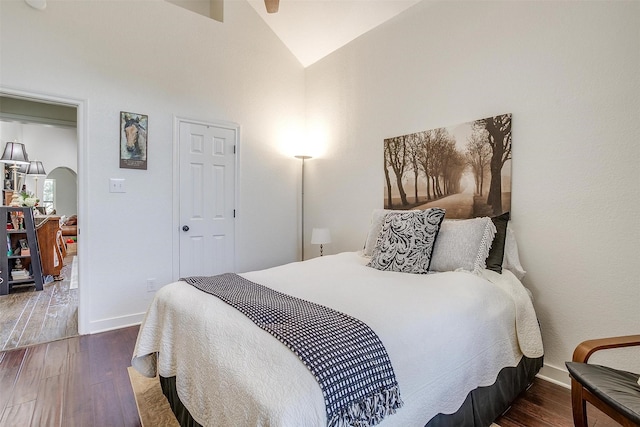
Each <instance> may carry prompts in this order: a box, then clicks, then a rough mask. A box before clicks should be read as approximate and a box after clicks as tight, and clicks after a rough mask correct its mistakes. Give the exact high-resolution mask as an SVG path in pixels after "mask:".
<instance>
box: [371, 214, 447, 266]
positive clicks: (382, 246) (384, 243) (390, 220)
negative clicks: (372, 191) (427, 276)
mask: <svg viewBox="0 0 640 427" xmlns="http://www.w3.org/2000/svg"><path fill="white" fill-rule="evenodd" d="M444 214H445V211H444V209H440V208H431V209H427V210H424V211H417V210H416V211H406V212H391V213H388V214H387V215H386V216H385V219H384V223H383V224H382V230H381V231H380V234H379V235H378V240H377V241H376V246H375V248H374V249H373V254H372V256H371V261H370V262H369V264H367V265H368V266H369V267H373V268H375V269H378V270H387V271H397V272H403V273H417V274H424V273H428V272H429V264H430V263H431V253H432V251H433V244H434V242H435V240H436V237H437V235H438V231H439V230H440V224H441V223H442V220H443V218H444Z"/></svg>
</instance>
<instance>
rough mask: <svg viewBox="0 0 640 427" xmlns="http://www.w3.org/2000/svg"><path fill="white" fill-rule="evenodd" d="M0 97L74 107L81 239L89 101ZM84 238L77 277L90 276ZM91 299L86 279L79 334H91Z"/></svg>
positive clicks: (12, 92) (21, 94) (3, 91)
mask: <svg viewBox="0 0 640 427" xmlns="http://www.w3.org/2000/svg"><path fill="white" fill-rule="evenodd" d="M0 95H8V96H13V97H16V98H23V99H28V100H30V101H35V102H44V103H51V104H60V105H67V106H71V107H75V108H76V114H77V116H76V117H77V122H76V132H77V134H78V171H77V172H78V174H77V177H78V236H80V233H81V230H82V229H83V226H84V225H86V224H87V223H88V222H89V220H90V219H89V215H88V212H89V198H88V197H87V196H88V193H87V192H88V190H89V185H88V174H87V172H86V171H87V164H88V163H87V159H88V158H89V154H88V153H89V147H88V144H87V141H88V139H87V135H88V129H87V128H88V124H87V117H88V116H87V111H88V110H87V109H88V103H89V101H88V100H86V99H76V98H68V97H63V96H57V95H49V94H43V93H37V92H29V91H25V90H20V89H10V88H7V87H3V86H0ZM83 241H84V239H78V253H77V255H78V278H79V279H80V278H82V277H85V278H86V277H89V276H88V275H87V274H85V262H84V260H87V259H89V252H88V245H85V244H84V242H83ZM90 296H91V284H90V283H88V281H87V280H86V279H85V280H84V281H83V282H82V286H80V288H78V299H79V303H78V333H79V334H80V335H84V334H87V333H89V332H90V331H91V325H90V321H89V313H88V312H89V303H90V301H91V300H90Z"/></svg>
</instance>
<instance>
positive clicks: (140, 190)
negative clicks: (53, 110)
mask: <svg viewBox="0 0 640 427" xmlns="http://www.w3.org/2000/svg"><path fill="white" fill-rule="evenodd" d="M0 8H1V10H0V12H1V13H0V55H1V58H2V61H1V64H0V89H2V88H5V89H7V88H8V89H11V90H21V91H29V92H33V93H43V94H46V95H52V96H56V97H63V98H67V99H69V98H70V99H78V100H81V101H83V102H84V105H86V110H87V111H86V113H87V114H86V123H85V124H86V147H85V150H86V158H87V160H86V161H87V164H86V168H85V169H84V170H82V168H80V170H79V178H80V179H81V180H83V182H81V186H84V188H87V191H86V192H83V191H82V190H81V195H80V197H81V198H82V197H84V198H85V199H84V200H81V203H82V204H83V205H84V207H85V209H86V212H87V215H85V217H84V218H83V217H82V216H80V217H79V222H80V226H81V235H80V236H79V251H80V252H79V254H80V258H81V263H82V264H81V269H80V282H81V287H82V288H81V292H84V294H83V295H84V296H82V295H81V303H84V302H86V303H87V304H86V306H85V309H86V310H87V313H88V315H87V319H86V323H83V324H81V325H80V327H81V331H83V329H82V328H84V332H93V331H98V330H102V329H105V328H112V327H118V326H123V325H126V324H131V323H135V322H138V321H140V320H141V318H142V314H143V313H144V311H145V310H146V308H147V305H148V303H149V302H150V300H151V297H152V296H153V294H151V293H148V292H147V291H146V279H147V278H155V279H156V281H157V283H159V284H163V283H169V282H171V281H173V280H174V279H177V274H178V272H176V271H173V270H172V265H173V259H174V256H176V249H177V248H174V247H172V236H173V235H174V232H175V230H173V218H172V211H173V203H174V200H173V199H172V194H173V182H174V181H173V176H172V171H173V123H174V117H175V116H179V117H187V118H193V119H199V120H205V121H226V122H235V123H238V124H239V125H240V127H241V142H240V159H241V162H240V176H239V186H240V187H239V199H240V200H238V201H237V205H238V219H237V222H236V225H237V227H236V233H237V234H236V235H237V245H236V249H237V254H238V257H237V263H236V266H237V270H238V271H245V270H250V269H257V268H263V267H268V266H272V265H276V264H281V263H284V262H289V261H293V260H295V259H296V258H297V247H296V244H297V230H296V227H295V224H296V223H297V221H298V216H297V215H298V212H297V204H298V198H297V187H296V185H297V184H296V183H297V181H298V174H299V169H298V168H299V164H298V162H297V161H296V160H295V159H292V158H290V157H287V156H285V154H284V152H283V147H282V146H281V135H282V134H283V133H285V132H286V131H287V129H288V128H289V127H300V126H301V123H302V122H303V120H304V70H303V69H302V67H301V65H300V64H299V63H298V61H297V60H296V59H295V58H294V57H293V56H292V54H291V53H290V52H289V51H288V50H287V49H286V47H284V46H283V45H282V44H281V42H280V41H279V40H278V39H277V38H276V36H275V35H274V34H273V33H272V32H271V31H270V30H269V29H268V28H267V27H266V25H265V24H264V22H263V21H262V20H261V19H260V18H259V17H258V16H257V14H256V13H255V11H254V10H253V9H252V8H251V7H250V6H249V5H248V4H247V3H246V2H236V1H234V2H227V3H226V4H225V22H224V23H219V22H216V21H213V20H210V19H208V18H205V17H203V16H200V15H197V14H195V13H193V12H190V11H188V10H185V9H182V8H179V7H177V6H175V5H173V4H170V3H167V2H164V1H160V0H153V1H151V0H150V1H133V2H131V1H127V2H114V1H87V2H84V1H83V2H75V1H73V2H72V1H49V2H48V5H47V8H46V9H45V10H43V11H38V10H35V9H32V8H30V7H29V6H27V5H26V4H25V2H24V1H21V0H19V1H2V3H1V5H0ZM120 111H130V112H136V113H142V114H148V116H149V155H148V170H146V171H140V170H131V169H119V167H118V144H119V114H120ZM81 148H82V147H81ZM109 178H124V179H125V180H126V188H127V192H126V193H124V194H115V193H109V192H108V188H109V186H108V182H109ZM80 212H82V209H81V210H80ZM292 224H294V225H293V226H292ZM81 321H82V320H81Z"/></svg>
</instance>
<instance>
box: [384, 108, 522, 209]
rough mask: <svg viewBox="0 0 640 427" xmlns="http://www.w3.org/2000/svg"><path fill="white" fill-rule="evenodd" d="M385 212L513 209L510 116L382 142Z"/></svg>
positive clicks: (505, 115) (481, 120) (500, 116)
mask: <svg viewBox="0 0 640 427" xmlns="http://www.w3.org/2000/svg"><path fill="white" fill-rule="evenodd" d="M384 176H385V184H386V185H385V197H384V207H385V208H386V209H426V208H429V207H440V208H444V209H446V211H447V214H446V217H447V218H451V219H465V218H474V217H479V216H493V215H499V214H501V213H503V212H507V211H509V210H510V208H511V114H502V115H499V116H495V117H488V118H485V119H479V120H474V121H472V122H468V123H463V124H460V125H457V126H449V127H446V128H437V129H431V130H425V131H420V132H416V133H412V134H408V135H402V136H396V137H392V138H387V139H385V140H384Z"/></svg>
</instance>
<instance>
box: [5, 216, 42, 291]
mask: <svg viewBox="0 0 640 427" xmlns="http://www.w3.org/2000/svg"><path fill="white" fill-rule="evenodd" d="M0 215H2V218H5V224H4V226H3V227H2V232H0V233H1V234H2V235H0V238H3V241H5V242H6V244H5V248H4V250H0V269H1V270H2V271H1V273H0V278H1V279H2V283H0V295H6V294H8V293H9V291H10V290H11V289H12V288H13V287H14V286H19V285H26V284H29V285H31V284H34V285H35V287H36V290H38V291H41V290H42V268H41V264H40V249H39V246H38V237H37V235H36V228H35V224H34V220H33V209H32V208H27V207H25V208H17V207H11V206H2V207H0ZM17 267H20V269H21V270H24V271H25V272H26V274H25V277H17V276H16V277H14V275H13V274H12V270H17V269H18V268H17Z"/></svg>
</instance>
